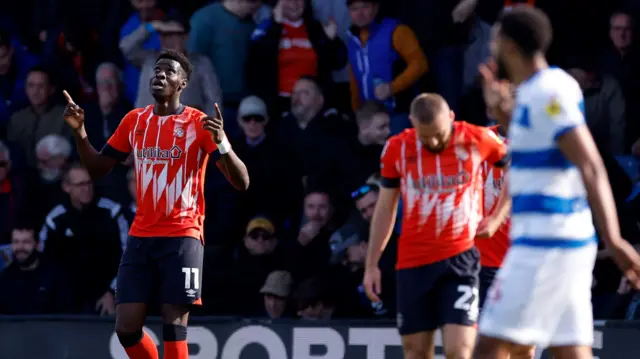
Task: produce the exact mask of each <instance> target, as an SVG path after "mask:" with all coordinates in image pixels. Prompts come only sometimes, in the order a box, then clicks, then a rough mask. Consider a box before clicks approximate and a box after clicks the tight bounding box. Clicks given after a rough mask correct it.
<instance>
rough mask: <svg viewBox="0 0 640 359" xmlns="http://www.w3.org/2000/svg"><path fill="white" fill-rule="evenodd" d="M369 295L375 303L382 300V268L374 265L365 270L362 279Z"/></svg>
mask: <svg viewBox="0 0 640 359" xmlns="http://www.w3.org/2000/svg"><path fill="white" fill-rule="evenodd" d="M362 284H363V285H364V290H365V292H366V293H367V297H369V300H371V301H372V302H374V303H377V302H379V301H380V293H382V279H381V274H380V268H378V267H372V268H367V269H366V270H365V271H364V280H363V281H362Z"/></svg>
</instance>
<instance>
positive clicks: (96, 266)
mask: <svg viewBox="0 0 640 359" xmlns="http://www.w3.org/2000/svg"><path fill="white" fill-rule="evenodd" d="M62 188H63V189H64V191H65V193H67V195H68V199H67V200H66V201H64V202H63V203H60V204H58V205H57V206H56V207H54V208H53V209H52V210H51V212H49V214H48V215H47V218H46V221H45V224H44V226H43V227H42V230H41V231H40V242H41V246H42V248H43V250H44V253H45V255H47V256H48V257H49V258H51V259H52V260H54V261H56V263H58V264H59V265H60V266H62V267H63V268H64V269H65V270H66V271H67V273H68V275H69V276H70V278H71V282H72V283H80V284H81V285H82V286H81V287H80V288H79V293H78V297H77V299H78V302H77V308H78V310H79V311H80V312H82V313H100V314H102V315H104V314H109V315H111V314H114V313H115V299H114V296H113V293H112V291H111V287H110V286H111V282H112V280H113V278H115V276H116V273H117V271H118V265H119V263H120V257H121V256H122V253H123V251H124V247H125V245H126V240H127V235H128V231H129V226H128V224H127V221H126V220H125V218H124V216H123V215H122V207H121V206H120V205H119V204H117V203H115V202H113V201H111V200H109V199H107V198H100V197H97V196H95V195H94V191H93V182H92V181H91V177H89V173H88V172H87V170H86V169H85V168H84V167H82V166H81V165H78V164H75V165H72V166H71V167H70V169H69V170H68V171H67V173H66V174H65V176H64V179H63V182H62Z"/></svg>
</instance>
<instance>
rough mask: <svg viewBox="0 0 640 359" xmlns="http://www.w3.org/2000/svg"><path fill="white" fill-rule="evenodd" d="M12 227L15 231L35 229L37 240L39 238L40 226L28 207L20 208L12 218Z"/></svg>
mask: <svg viewBox="0 0 640 359" xmlns="http://www.w3.org/2000/svg"><path fill="white" fill-rule="evenodd" d="M11 229H12V230H14V231H33V234H34V238H35V239H36V241H37V240H38V232H39V231H40V226H38V222H37V221H36V219H35V218H34V217H33V214H32V213H30V212H29V210H27V209H26V208H21V209H19V210H18V213H17V214H16V216H15V217H14V218H13V220H12V223H11Z"/></svg>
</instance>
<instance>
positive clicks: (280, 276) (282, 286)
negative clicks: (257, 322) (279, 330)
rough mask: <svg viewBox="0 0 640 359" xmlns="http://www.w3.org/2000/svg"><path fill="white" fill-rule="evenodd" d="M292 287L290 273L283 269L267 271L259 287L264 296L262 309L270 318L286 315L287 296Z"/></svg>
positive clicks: (289, 294) (288, 296)
mask: <svg viewBox="0 0 640 359" xmlns="http://www.w3.org/2000/svg"><path fill="white" fill-rule="evenodd" d="M292 287H293V277H292V276H291V273H289V272H287V271H283V270H278V271H273V272H271V273H269V275H268V276H267V279H266V280H265V282H264V285H263V286H262V289H260V294H262V295H263V298H264V309H265V312H266V313H267V316H269V318H271V319H278V318H283V317H286V316H288V314H289V313H288V309H289V308H288V306H289V298H290V296H291V288H292Z"/></svg>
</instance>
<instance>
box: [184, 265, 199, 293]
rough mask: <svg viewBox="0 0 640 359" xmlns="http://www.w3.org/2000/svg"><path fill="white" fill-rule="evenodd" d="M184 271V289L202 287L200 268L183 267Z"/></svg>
mask: <svg viewBox="0 0 640 359" xmlns="http://www.w3.org/2000/svg"><path fill="white" fill-rule="evenodd" d="M182 273H184V289H200V270H199V268H189V267H183V268H182ZM192 281H193V285H192Z"/></svg>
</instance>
